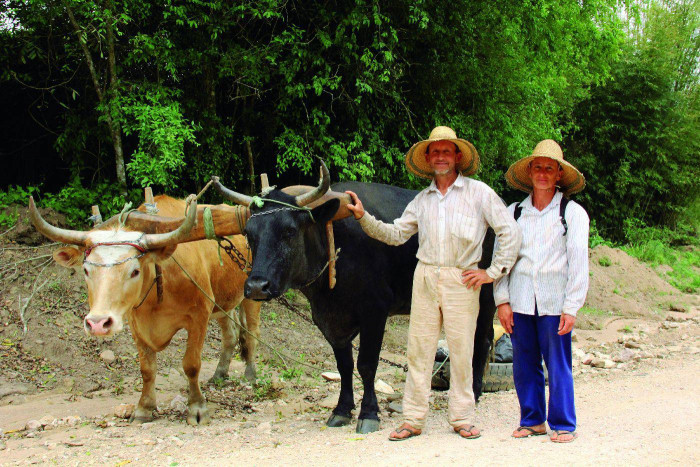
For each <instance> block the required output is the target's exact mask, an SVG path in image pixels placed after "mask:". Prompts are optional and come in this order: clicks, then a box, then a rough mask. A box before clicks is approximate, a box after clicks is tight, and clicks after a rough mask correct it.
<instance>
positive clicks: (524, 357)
mask: <svg viewBox="0 0 700 467" xmlns="http://www.w3.org/2000/svg"><path fill="white" fill-rule="evenodd" d="M559 320H560V317H559V316H539V315H538V314H537V308H535V315H534V316H531V315H524V314H522V313H513V321H514V326H513V334H512V335H511V340H512V342H513V379H514V381H515V390H516V392H517V393H518V400H519V402H520V426H535V425H539V424H541V423H544V422H545V413H546V412H545V410H546V405H545V400H544V385H545V382H544V371H543V369H542V359H543V358H544V363H545V365H547V371H548V372H549V412H548V413H546V420H547V422H548V423H549V427H550V428H551V429H552V430H569V431H574V430H576V408H575V407H574V377H573V374H572V372H571V333H568V334H565V335H563V336H560V335H558V334H557V331H558V328H559Z"/></svg>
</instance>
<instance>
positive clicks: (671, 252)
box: [622, 239, 700, 293]
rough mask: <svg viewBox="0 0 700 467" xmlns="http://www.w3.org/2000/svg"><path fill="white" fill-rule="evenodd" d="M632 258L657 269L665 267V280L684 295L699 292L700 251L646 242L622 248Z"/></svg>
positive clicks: (656, 242) (659, 242)
mask: <svg viewBox="0 0 700 467" xmlns="http://www.w3.org/2000/svg"><path fill="white" fill-rule="evenodd" d="M622 249H623V250H624V251H626V252H627V254H629V255H630V256H634V257H635V258H638V259H640V260H642V261H644V262H646V263H649V264H650V265H652V266H654V267H657V266H659V265H667V266H670V267H671V270H670V271H669V272H668V273H666V278H667V280H668V281H669V282H670V283H671V285H673V286H674V287H676V288H677V289H678V290H681V291H682V292H685V293H698V291H699V290H700V250H698V249H697V247H684V248H672V247H670V246H668V244H665V243H663V242H661V241H660V240H655V239H652V240H648V241H645V242H641V243H636V244H631V245H626V246H624V247H622Z"/></svg>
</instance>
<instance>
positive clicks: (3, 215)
mask: <svg viewBox="0 0 700 467" xmlns="http://www.w3.org/2000/svg"><path fill="white" fill-rule="evenodd" d="M38 190H39V189H38V188H37V187H33V186H30V187H26V188H24V187H21V186H9V187H8V188H7V191H0V228H3V229H7V228H10V227H13V226H14V225H15V224H16V223H17V219H18V218H19V214H18V212H17V209H16V208H15V209H11V208H10V209H8V208H9V207H10V206H11V205H14V204H20V205H25V204H27V200H28V199H29V196H31V195H35V194H36V193H37V192H38Z"/></svg>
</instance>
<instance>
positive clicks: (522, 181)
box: [506, 139, 586, 196]
mask: <svg viewBox="0 0 700 467" xmlns="http://www.w3.org/2000/svg"><path fill="white" fill-rule="evenodd" d="M536 157H546V158H548V159H552V160H554V161H556V162H558V163H559V165H560V166H561V168H562V170H563V172H564V173H563V174H562V176H561V180H559V182H557V186H558V187H559V190H560V191H561V192H562V193H564V194H565V195H566V196H569V195H572V194H574V193H578V192H579V191H581V190H583V188H584V187H585V186H586V179H585V178H584V177H583V174H582V173H581V172H579V171H578V169H577V168H576V167H574V166H573V165H571V164H569V163H568V162H566V161H565V160H564V153H563V152H562V151H561V147H559V145H558V144H557V142H556V141H554V140H551V139H546V140H544V141H540V142H539V143H538V144H537V146H535V149H534V150H533V151H532V154H531V155H529V156H527V157H523V158H522V159H520V160H519V161H517V162H515V163H513V165H511V166H510V167H509V168H508V172H506V181H507V182H508V184H509V185H510V186H512V187H513V188H517V189H518V190H522V191H524V192H526V193H530V192H531V191H532V180H530V177H529V176H528V175H527V167H528V165H530V162H532V161H533V159H535V158H536Z"/></svg>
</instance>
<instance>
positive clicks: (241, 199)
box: [211, 176, 253, 206]
mask: <svg viewBox="0 0 700 467" xmlns="http://www.w3.org/2000/svg"><path fill="white" fill-rule="evenodd" d="M211 181H212V182H213V185H214V187H215V188H216V189H217V190H219V193H221V194H222V195H223V196H224V198H226V199H227V200H229V201H233V202H234V203H236V204H241V205H243V206H250V203H252V202H253V198H251V197H250V196H248V195H242V194H240V193H238V192H237V191H233V190H229V189H228V188H226V187H225V186H223V185H222V184H221V182H219V177H216V176H212V177H211Z"/></svg>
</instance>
